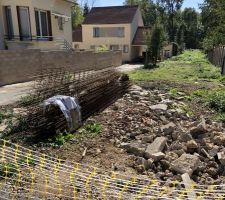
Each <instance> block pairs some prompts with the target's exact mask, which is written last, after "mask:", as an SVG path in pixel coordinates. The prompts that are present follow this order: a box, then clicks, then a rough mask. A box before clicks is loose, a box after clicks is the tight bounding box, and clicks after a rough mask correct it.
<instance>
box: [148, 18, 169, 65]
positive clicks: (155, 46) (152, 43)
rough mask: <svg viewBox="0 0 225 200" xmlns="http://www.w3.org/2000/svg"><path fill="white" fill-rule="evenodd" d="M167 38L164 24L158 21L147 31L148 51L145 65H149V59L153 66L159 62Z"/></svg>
mask: <svg viewBox="0 0 225 200" xmlns="http://www.w3.org/2000/svg"><path fill="white" fill-rule="evenodd" d="M165 40H166V36H165V31H164V28H163V25H162V24H161V23H160V22H159V21H157V22H156V24H155V25H154V27H153V29H152V31H151V32H148V33H146V42H147V52H146V61H145V67H148V64H149V61H150V62H151V63H152V65H153V66H155V65H156V64H157V60H158V59H159V58H160V54H161V50H162V48H163V45H164V42H165Z"/></svg>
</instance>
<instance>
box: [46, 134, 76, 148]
mask: <svg viewBox="0 0 225 200" xmlns="http://www.w3.org/2000/svg"><path fill="white" fill-rule="evenodd" d="M73 138H74V134H71V133H69V132H67V131H64V132H63V133H58V134H57V135H56V136H55V137H54V138H53V139H49V141H50V142H52V141H53V142H54V143H55V144H56V145H59V146H62V145H64V144H65V143H66V142H68V141H69V140H71V139H73Z"/></svg>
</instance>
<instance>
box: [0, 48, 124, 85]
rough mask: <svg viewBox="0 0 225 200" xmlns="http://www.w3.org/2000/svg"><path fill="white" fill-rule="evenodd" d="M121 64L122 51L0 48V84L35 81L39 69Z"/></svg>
mask: <svg viewBox="0 0 225 200" xmlns="http://www.w3.org/2000/svg"><path fill="white" fill-rule="evenodd" d="M121 63H122V53H121V52H119V51H118V52H112V51H108V52H101V53H96V52H92V51H84V52H76V51H73V52H68V51H45V52H43V51H40V50H18V51H8V50H2V51H0V86H3V85H7V84H13V83H19V82H26V81H31V80H34V76H36V75H37V74H38V73H39V72H40V71H41V70H42V69H50V68H72V69H73V70H74V71H83V70H84V71H86V70H99V69H104V68H108V67H117V66H119V65H121Z"/></svg>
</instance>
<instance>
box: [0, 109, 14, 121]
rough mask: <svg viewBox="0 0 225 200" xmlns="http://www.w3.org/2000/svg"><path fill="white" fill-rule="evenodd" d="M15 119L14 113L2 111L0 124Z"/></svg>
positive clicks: (0, 112)
mask: <svg viewBox="0 0 225 200" xmlns="http://www.w3.org/2000/svg"><path fill="white" fill-rule="evenodd" d="M12 117H13V113H12V111H7V110H4V111H0V124H1V123H2V122H3V121H4V120H9V119H11V118H12Z"/></svg>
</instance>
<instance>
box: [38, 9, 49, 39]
mask: <svg viewBox="0 0 225 200" xmlns="http://www.w3.org/2000/svg"><path fill="white" fill-rule="evenodd" d="M35 11H37V12H38V21H39V28H40V35H37V36H38V39H43V38H46V36H43V34H42V33H43V32H42V25H41V12H44V13H46V22H47V23H46V24H47V32H48V35H49V27H48V12H47V10H41V9H35ZM46 39H48V38H46Z"/></svg>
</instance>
